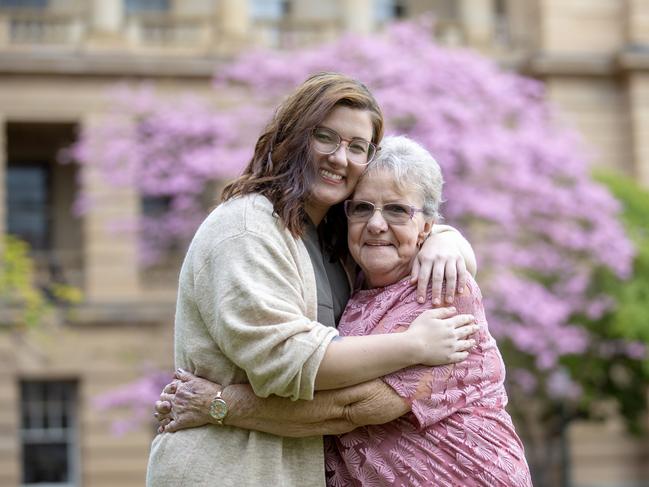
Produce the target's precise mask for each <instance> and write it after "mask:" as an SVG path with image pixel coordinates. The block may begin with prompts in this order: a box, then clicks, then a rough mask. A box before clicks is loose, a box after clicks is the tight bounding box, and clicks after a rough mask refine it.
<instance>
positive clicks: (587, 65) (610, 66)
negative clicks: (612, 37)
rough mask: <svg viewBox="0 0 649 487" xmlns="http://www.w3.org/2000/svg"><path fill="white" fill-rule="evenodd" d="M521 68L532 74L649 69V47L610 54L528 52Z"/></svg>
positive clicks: (601, 74) (602, 74)
mask: <svg viewBox="0 0 649 487" xmlns="http://www.w3.org/2000/svg"><path fill="white" fill-rule="evenodd" d="M519 70H520V71H522V72H524V73H526V74H529V75H531V76H535V77H540V78H545V77H549V76H592V77H610V76H618V75H623V74H632V73H634V72H649V50H639V49H637V48H627V49H624V50H621V51H618V52H617V53H615V54H610V55H595V54H549V53H543V52H541V53H532V54H528V55H527V56H526V57H525V59H524V60H523V61H522V62H521V63H520V65H519Z"/></svg>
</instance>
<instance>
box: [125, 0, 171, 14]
mask: <svg viewBox="0 0 649 487" xmlns="http://www.w3.org/2000/svg"><path fill="white" fill-rule="evenodd" d="M124 6H125V8H126V12H127V13H137V12H166V11H168V10H169V9H170V5H169V0H125V4H124Z"/></svg>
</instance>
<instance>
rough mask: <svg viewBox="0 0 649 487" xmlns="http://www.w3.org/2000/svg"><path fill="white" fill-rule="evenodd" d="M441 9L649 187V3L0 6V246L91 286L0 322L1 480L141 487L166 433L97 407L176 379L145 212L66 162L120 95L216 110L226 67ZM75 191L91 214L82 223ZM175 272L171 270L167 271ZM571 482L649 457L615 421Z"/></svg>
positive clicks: (285, 0)
mask: <svg viewBox="0 0 649 487" xmlns="http://www.w3.org/2000/svg"><path fill="white" fill-rule="evenodd" d="M429 12H432V13H433V15H434V16H435V18H436V23H435V35H436V36H437V38H438V39H439V41H440V42H442V43H445V44H449V45H458V46H459V45H463V46H464V45H466V46H470V47H473V48H475V49H477V50H479V51H481V52H483V53H484V54H486V55H488V56H490V57H493V58H494V59H496V60H498V61H499V62H500V63H502V64H503V65H505V66H508V67H511V68H512V69H517V70H519V71H521V72H523V73H526V74H528V75H532V76H535V77H538V78H540V79H542V80H544V81H545V82H546V83H547V86H548V90H549V94H550V97H551V99H552V100H554V101H555V102H556V104H557V105H558V106H559V107H560V108H561V109H562V110H563V112H564V113H565V114H566V118H567V120H566V123H572V124H575V125H576V126H577V127H578V128H579V129H580V130H581V131H582V133H583V134H584V135H585V137H586V139H587V141H588V142H589V143H590V144H591V146H592V147H593V148H594V149H595V150H594V164H597V165H601V166H606V167H610V168H613V169H615V170H618V171H621V172H622V173H625V174H627V175H630V176H632V177H634V178H636V179H637V180H639V181H641V182H642V183H643V184H644V185H646V186H647V187H649V137H647V136H644V137H643V135H645V134H649V0H403V1H391V0H331V1H327V2H322V1H318V0H292V1H291V0H22V1H21V0H0V126H1V128H2V130H0V234H3V233H6V232H12V233H17V234H19V235H21V236H22V237H24V238H25V239H27V240H28V241H30V243H32V245H33V254H34V257H35V259H36V261H37V263H38V270H39V278H40V279H42V280H43V282H47V281H48V280H51V279H64V280H65V281H66V282H68V283H70V284H74V285H76V286H79V287H80V288H81V289H82V290H83V293H84V301H83V303H82V304H81V305H80V306H79V307H78V308H77V309H76V310H75V311H74V314H73V315H71V316H70V317H68V318H66V319H65V320H63V322H62V323H59V324H57V325H52V326H51V327H42V328H39V329H35V330H28V331H24V332H20V333H18V332H16V330H15V324H12V323H11V322H10V321H11V320H4V319H3V318H4V317H5V316H6V314H4V313H3V312H2V310H0V323H1V324H0V363H2V368H0V404H1V405H2V408H3V414H2V415H1V416H0V431H1V432H2V435H0V485H3V486H5V485H6V486H8V487H10V486H18V485H39V484H42V483H43V482H45V481H47V482H49V483H48V485H66V486H72V485H83V486H89V487H101V486H106V487H108V486H114V485H116V484H119V485H123V486H131V485H132V486H139V485H142V484H143V478H144V470H145V465H146V458H147V455H148V446H149V443H150V440H151V437H152V435H153V427H152V425H151V426H149V425H147V424H143V425H142V427H141V428H140V430H138V431H136V432H133V433H129V434H127V435H124V436H121V437H120V436H113V435H111V433H110V431H109V429H110V428H109V425H110V423H111V421H112V420H113V419H114V418H115V414H117V413H112V412H109V413H106V412H100V411H98V410H97V409H96V408H95V407H94V406H93V400H94V398H95V397H97V395H99V394H101V393H102V392H105V391H107V390H111V389H113V388H115V387H117V386H119V385H121V384H123V383H125V382H128V381H130V380H133V379H136V378H137V376H138V375H139V374H140V373H141V372H142V371H143V370H144V367H151V368H154V367H158V368H164V369H168V370H172V367H173V364H172V337H171V336H172V320H173V301H174V296H175V282H173V281H174V279H173V278H172V277H169V278H168V279H155V280H151V279H150V276H149V275H146V274H144V273H143V272H142V271H141V270H140V269H139V267H138V263H137V260H136V242H135V237H134V235H130V234H124V233H121V234H119V235H116V234H115V233H114V231H112V230H111V229H110V226H109V225H108V223H109V222H110V221H113V220H114V218H115V217H120V216H125V217H132V216H133V215H136V214H137V213H138V212H140V211H141V206H142V205H141V200H140V198H139V196H138V195H137V194H136V193H135V192H134V191H129V190H124V189H120V190H116V189H114V188H112V187H109V186H107V185H105V184H104V183H103V181H102V180H101V178H99V177H98V175H97V174H94V173H93V172H92V170H91V169H87V168H83V169H80V168H77V167H75V166H73V165H61V164H59V163H57V160H56V154H57V152H58V150H59V149H60V148H62V147H65V146H67V145H68V144H69V143H70V142H71V141H72V140H73V139H74V137H75V134H76V133H77V131H78V130H83V129H84V128H85V127H89V126H92V124H94V123H97V120H99V119H100V118H101V116H102V113H104V112H105V111H106V110H107V108H109V107H107V105H106V103H107V102H106V98H105V96H104V95H105V92H106V90H107V89H109V88H110V87H111V86H113V85H114V83H115V82H118V81H122V80H128V81H139V80H143V79H150V80H153V81H154V82H155V84H156V87H157V89H158V90H159V91H160V92H161V93H163V94H164V93H167V94H169V95H170V96H172V95H173V94H175V93H178V92H180V91H187V90H191V91H193V92H195V93H198V94H203V95H204V96H206V97H213V96H214V94H213V91H212V89H211V87H210V78H211V75H212V73H213V70H214V68H215V66H217V65H218V62H219V61H221V60H223V59H226V58H227V57H229V56H231V55H233V54H236V53H237V52H238V51H240V50H242V49H245V48H247V47H250V46H252V45H267V46H272V47H276V48H280V49H290V48H292V47H294V46H300V45H305V44H309V43H317V42H321V41H325V40H329V39H333V38H335V37H336V36H338V35H340V34H341V33H342V32H345V31H353V32H360V33H367V32H372V31H374V30H376V29H380V28H381V27H382V26H383V24H385V23H388V22H390V21H392V20H394V19H400V18H414V17H417V16H419V15H421V14H426V13H429ZM77 181H80V182H81V184H82V185H83V186H84V187H85V190H86V192H87V193H88V194H89V195H90V196H91V197H92V199H93V200H94V202H95V205H94V206H93V207H92V210H91V211H90V212H89V213H87V214H85V215H84V216H83V217H76V216H74V213H73V212H72V211H71V210H72V206H73V201H74V194H75V192H76V185H77ZM172 274H173V273H172ZM570 438H571V442H570V445H571V452H572V455H571V458H572V478H573V485H575V486H579V487H596V486H597V487H600V486H601V487H613V486H628V487H631V486H633V487H640V486H646V485H649V481H647V479H649V468H648V466H647V464H648V463H649V462H647V457H648V454H649V451H648V450H649V448H647V445H646V444H644V443H642V442H639V441H637V440H633V439H631V438H628V437H627V436H625V435H624V433H623V430H622V427H621V425H620V424H618V423H617V422H616V421H610V422H608V423H606V424H603V425H593V424H583V425H577V426H575V427H573V428H572V430H571V432H570Z"/></svg>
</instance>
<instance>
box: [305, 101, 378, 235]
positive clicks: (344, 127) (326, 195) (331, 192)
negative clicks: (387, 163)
mask: <svg viewBox="0 0 649 487" xmlns="http://www.w3.org/2000/svg"><path fill="white" fill-rule="evenodd" d="M320 126H321V127H325V128H328V129H330V130H333V131H334V132H336V133H337V134H339V135H340V137H342V138H343V139H345V140H346V141H349V140H351V139H355V138H360V139H364V140H367V141H371V140H372V135H373V133H374V129H373V127H372V117H371V115H370V112H369V111H368V110H358V109H355V108H349V107H346V106H338V107H336V108H334V109H333V110H332V111H331V113H330V114H329V115H328V116H327V117H326V118H325V119H324V120H323V121H322V123H321V124H320ZM347 145H348V142H344V143H343V144H341V146H340V147H339V148H338V150H337V151H336V152H334V153H333V154H320V153H318V152H317V151H315V150H312V154H311V156H312V157H313V159H314V163H315V165H316V171H317V173H316V179H315V181H314V182H313V185H312V186H311V190H310V193H311V196H310V197H309V200H308V201H307V205H306V210H307V213H308V215H309V217H310V218H311V220H313V222H314V223H315V224H316V225H317V224H318V223H320V221H321V220H322V218H323V217H324V215H325V214H326V213H327V211H328V210H329V208H331V207H332V206H333V205H335V204H338V203H340V202H341V201H345V199H346V198H348V197H349V195H350V194H351V193H352V191H354V187H355V186H356V183H357V182H358V178H360V176H361V174H363V172H364V171H365V168H366V166H363V165H359V164H355V163H353V162H350V161H349V160H348V158H347V151H346V147H347Z"/></svg>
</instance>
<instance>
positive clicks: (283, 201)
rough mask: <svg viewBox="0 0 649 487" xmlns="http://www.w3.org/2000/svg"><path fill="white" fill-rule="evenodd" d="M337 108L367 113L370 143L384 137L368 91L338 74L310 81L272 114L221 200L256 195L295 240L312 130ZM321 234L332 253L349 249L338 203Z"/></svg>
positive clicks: (306, 188) (301, 224) (309, 179)
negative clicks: (370, 128) (266, 200)
mask: <svg viewBox="0 0 649 487" xmlns="http://www.w3.org/2000/svg"><path fill="white" fill-rule="evenodd" d="M337 106H346V107H350V108H355V109H359V110H367V111H368V112H369V113H370V117H371V120H372V128H373V135H372V142H374V143H375V144H377V145H378V143H379V142H380V140H381V138H382V137H383V113H382V112H381V109H380V108H379V105H378V103H377V102H376V100H375V99H374V96H372V94H371V93H370V91H369V90H368V89H367V87H366V86H365V85H364V84H363V83H361V82H360V81H357V80H355V79H353V78H350V77H348V76H345V75H343V74H339V73H318V74H314V75H313V76H311V77H309V78H308V79H307V80H306V81H305V82H304V83H302V84H301V85H300V86H298V88H297V89H296V90H295V91H294V92H293V93H292V94H291V95H289V96H288V98H286V99H285V100H284V101H283V102H282V103H281V104H280V105H279V107H278V108H277V109H276V111H275V114H274V115H273V118H272V120H271V121H270V122H269V123H268V125H266V127H265V128H264V130H263V132H262V134H261V136H260V137H259V139H258V140H257V144H256V145H255V153H254V155H253V156H252V159H251V160H250V162H249V163H248V165H247V166H246V168H245V169H244V171H243V174H242V175H241V176H239V177H238V178H237V179H236V180H235V181H233V182H232V183H230V184H228V185H227V186H226V187H225V189H224V190H223V195H222V197H221V199H222V201H226V200H228V199H230V198H234V197H235V196H242V195H246V194H250V193H259V194H263V195H264V196H266V197H267V198H268V199H269V200H270V201H271V202H272V204H273V208H274V210H275V213H276V214H277V215H278V216H279V217H280V218H281V220H282V221H283V222H284V224H285V225H286V227H287V228H288V230H289V231H290V232H291V234H292V235H293V236H294V237H301V236H302V235H303V233H304V228H305V223H306V221H307V214H306V210H305V205H306V201H307V199H308V197H309V194H310V188H311V185H312V183H313V181H314V180H315V176H316V168H315V165H314V164H313V162H312V160H311V157H310V147H311V146H310V143H311V131H312V130H313V128H314V127H316V126H317V125H319V124H320V123H322V121H323V120H324V119H325V118H326V117H327V116H328V115H329V114H330V113H331V111H332V110H333V109H334V108H335V107H337ZM320 232H321V234H322V235H323V236H324V237H325V243H326V244H327V247H329V248H330V250H336V251H337V252H336V253H338V251H340V249H341V248H342V247H341V246H342V245H344V246H345V247H346V244H347V237H346V233H347V224H346V221H345V217H344V213H343V211H342V204H340V205H335V207H334V208H332V209H330V211H329V213H328V214H327V217H326V218H325V221H324V222H323V225H321V226H320Z"/></svg>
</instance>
